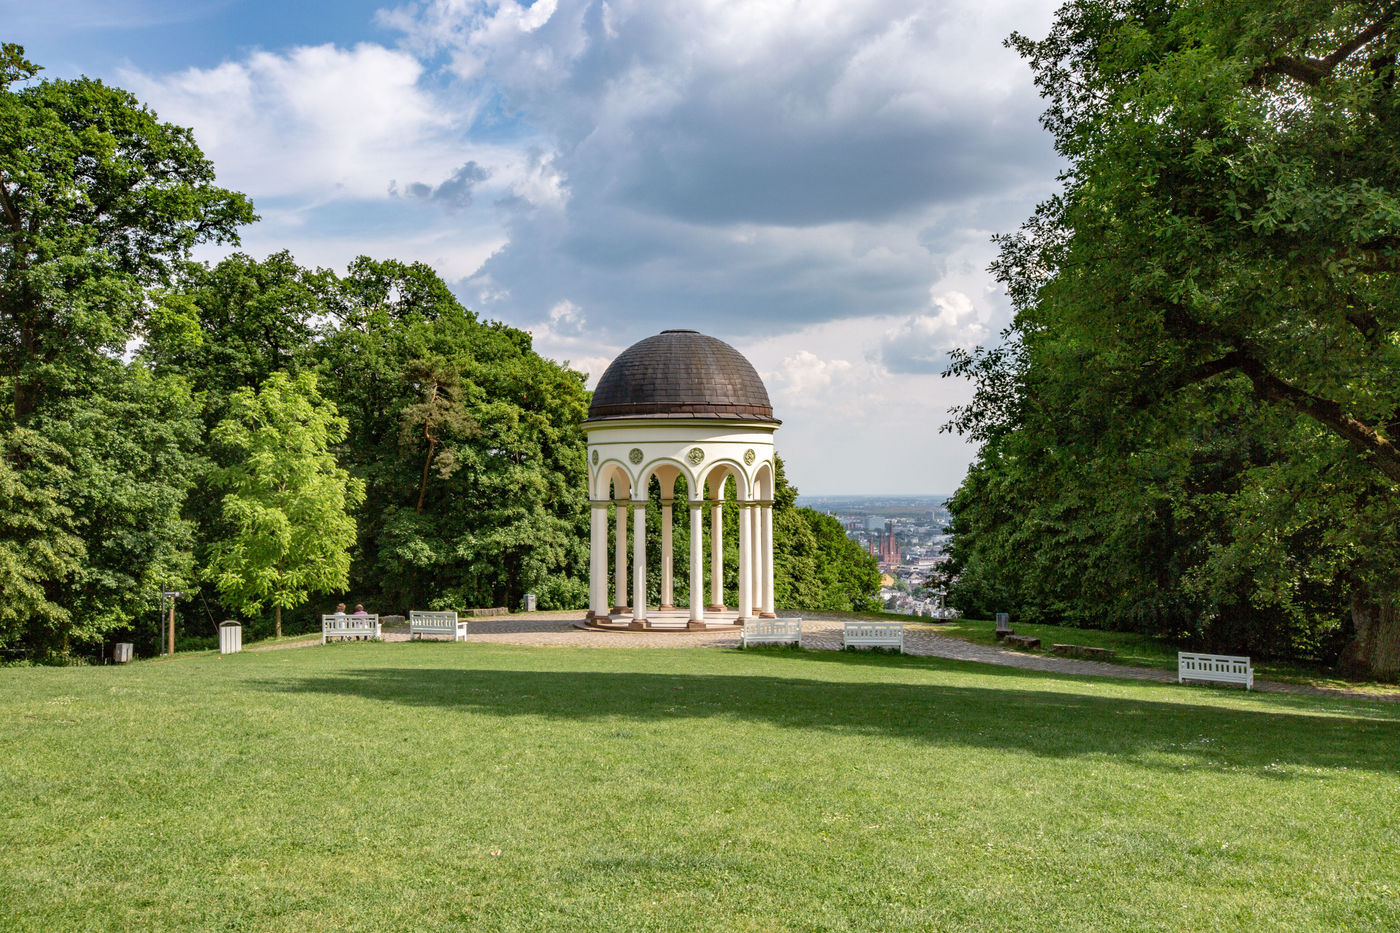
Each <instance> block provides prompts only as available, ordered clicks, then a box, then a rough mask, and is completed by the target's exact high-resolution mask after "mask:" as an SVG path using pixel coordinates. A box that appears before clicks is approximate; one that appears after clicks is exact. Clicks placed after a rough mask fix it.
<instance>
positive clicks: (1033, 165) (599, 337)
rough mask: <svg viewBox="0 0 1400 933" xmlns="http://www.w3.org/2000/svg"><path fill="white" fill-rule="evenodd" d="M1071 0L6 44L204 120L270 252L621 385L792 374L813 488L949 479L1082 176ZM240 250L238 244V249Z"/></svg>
mask: <svg viewBox="0 0 1400 933" xmlns="http://www.w3.org/2000/svg"><path fill="white" fill-rule="evenodd" d="M1053 9H1054V4H1053V3H1050V2H1045V0H1005V2H1000V3H998V2H991V3H979V2H976V0H946V2H930V0H802V2H799V0H743V2H733V0H684V2H662V0H537V2H535V3H533V4H518V3H516V2H513V0H411V2H406V3H400V4H394V3H387V4H386V3H382V2H360V0H344V2H309V3H308V2H282V3H266V2H246V3H237V2H222V0H184V2H169V0H147V2H140V3H122V2H94V0H82V2H63V0H51V2H49V3H45V4H38V3H34V2H33V0H29V2H23V3H20V2H12V0H0V22H2V23H4V24H5V25H4V26H3V28H2V29H0V40H3V41H13V42H19V43H20V44H22V45H24V46H25V47H26V50H27V52H28V55H29V58H30V59H31V60H33V61H35V62H36V63H38V64H41V65H44V66H45V67H46V69H47V73H48V74H49V75H53V76H59V77H68V76H74V75H77V74H87V75H90V76H92V77H100V78H102V79H104V80H106V81H108V82H110V83H114V84H118V85H120V86H122V87H125V88H127V89H129V90H131V91H133V92H134V93H136V94H137V96H138V97H140V98H141V99H142V100H143V101H145V102H146V103H148V104H149V105H150V106H151V107H152V108H153V109H154V110H155V111H156V112H157V113H158V114H160V116H161V117H162V118H163V119H166V120H169V121H171V122H175V123H179V124H182V125H187V126H192V127H193V128H194V130H195V134H196V138H197V139H198V140H199V142H200V145H201V146H202V147H203V148H204V150H205V152H206V153H207V154H208V155H209V156H210V157H211V158H212V159H213V160H214V163H215V166H216V168H217V170H218V172H219V177H220V180H221V182H222V183H224V184H226V185H229V186H231V187H234V188H237V189H239V190H241V191H244V192H246V193H247V194H249V195H250V196H251V197H252V198H253V200H254V202H255V204H256V205H257V208H258V211H259V213H260V215H261V216H262V220H261V221H260V222H259V223H258V224H256V225H254V226H253V227H250V228H249V229H248V230H247V231H246V232H245V233H244V236H243V249H244V250H245V251H247V252H250V253H252V254H253V255H258V256H261V255H264V254H266V253H268V252H271V251H273V250H277V249H283V248H286V249H290V250H292V252H293V253H294V254H295V255H296V256H297V258H298V259H299V260H300V261H301V262H303V263H304V264H308V265H321V266H330V267H335V268H343V267H344V266H345V264H346V263H347V262H348V261H349V260H351V259H352V258H354V257H355V256H357V255H360V254H368V255H372V256H375V257H380V258H399V259H404V260H421V261H425V262H428V263H430V264H432V265H433V266H434V267H435V268H437V269H438V271H439V272H440V273H441V274H442V275H443V277H444V278H445V279H447V280H448V281H449V282H450V283H451V284H452V286H453V288H454V290H455V291H456V292H457V293H458V295H459V296H460V297H461V298H462V300H463V301H464V303H466V304H467V305H468V306H469V307H471V308H473V309H475V310H476V311H478V312H479V313H480V314H482V315H483V316H485V317H489V318H494V319H498V320H502V321H505V322H507V323H510V324H512V325H515V326H518V327H522V328H525V329H528V330H529V331H531V333H532V334H534V337H535V343H536V347H537V348H538V349H539V350H540V351H541V352H542V353H545V354H546V355H548V356H551V357H553V358H555V359H559V360H568V361H570V362H571V363H572V364H573V365H575V366H577V367H578V368H580V369H582V370H584V371H587V372H589V373H591V374H592V377H593V378H594V379H595V380H596V378H597V376H598V375H599V374H601V372H602V370H603V368H604V367H605V366H606V365H607V363H608V362H609V361H610V360H611V359H612V357H613V356H615V355H616V353H617V352H619V351H620V350H621V349H623V348H624V347H626V346H628V345H629V344H631V343H633V342H635V341H637V340H640V339H642V338H643V337H646V336H649V335H651V334H654V333H656V332H657V331H659V330H661V329H664V328H667V327H693V328H696V329H699V330H702V331H704V332H706V333H710V334H713V335H714V336H717V337H719V338H721V339H723V340H725V341H727V342H729V343H731V344H733V345H734V346H735V347H737V348H738V349H740V350H741V351H742V352H744V353H745V354H746V355H747V356H748V357H749V359H750V360H751V361H752V362H753V363H754V365H755V367H756V368H757V369H758V370H759V372H760V374H761V375H762V376H763V378H764V381H765V383H766V384H767V386H768V389H769V393H770V395H771V396H772V397H773V402H774V407H775V409H776V413H777V415H778V416H779V417H780V418H782V419H783V420H784V426H783V428H782V429H781V430H780V432H779V434H778V446H779V450H780V452H781V453H782V454H783V456H784V459H785V460H786V462H787V464H788V474H789V476H790V477H791V478H792V479H793V481H794V482H795V483H796V484H797V485H798V486H799V488H800V489H801V490H802V491H803V492H805V493H809V494H830V493H899V492H903V493H942V492H951V491H952V490H953V489H954V488H955V487H956V486H957V484H958V482H959V481H960V480H961V478H962V475H963V473H964V471H965V470H966V467H967V463H968V461H969V459H970V458H971V455H972V451H971V449H970V448H969V447H968V446H967V445H966V444H964V443H963V442H962V441H961V439H959V438H957V437H954V436H950V435H947V434H940V433H939V431H938V428H939V426H940V425H941V424H942V423H943V422H944V421H946V420H947V414H946V412H947V408H948V406H950V405H954V404H958V403H960V402H963V401H965V400H966V399H967V397H968V395H969V393H970V387H969V386H967V385H966V384H964V383H961V382H959V381H956V380H950V379H944V378H941V376H940V375H939V374H940V372H941V370H942V368H943V365H944V363H945V361H946V358H947V352H948V350H949V349H951V348H952V347H955V346H972V345H974V344H977V343H985V342H988V341H991V340H995V338H996V335H997V334H998V333H999V332H1000V330H1001V329H1002V328H1003V327H1004V326H1005V325H1006V323H1007V321H1008V316H1009V309H1008V307H1007V304H1006V301H1005V298H1004V296H1003V295H1002V294H1001V292H1000V290H999V289H998V288H997V286H996V283H995V282H994V281H992V279H991V277H990V276H989V275H988V274H987V272H986V266H987V263H988V262H989V261H990V259H991V258H992V256H993V252H994V250H993V247H992V245H991V243H990V238H991V236H992V235H993V234H994V233H997V232H1007V231H1010V230H1013V229H1015V227H1016V226H1017V225H1018V224H1019V223H1020V222H1021V221H1022V220H1024V219H1025V218H1026V217H1027V216H1029V214H1030V212H1031V210H1032V209H1033V208H1034V205H1035V203H1036V202H1037V201H1038V200H1041V199H1043V198H1044V197H1046V196H1047V195H1049V194H1050V193H1051V192H1052V191H1053V190H1054V186H1055V173H1056V170H1057V167H1058V165H1057V162H1056V160H1055V158H1054V155H1053V153H1052V151H1051V148H1050V145H1049V140H1048V138H1047V137H1046V135H1045V134H1044V133H1043V132H1042V130H1041V129H1040V127H1039V125H1038V122H1037V117H1038V114H1039V112H1040V110H1041V106H1040V102H1039V101H1038V100H1037V98H1036V96H1035V93H1034V88H1033V86H1032V84H1031V80H1030V74H1029V71H1028V69H1027V68H1026V66H1025V65H1024V63H1022V62H1020V61H1019V60H1017V58H1016V57H1015V55H1014V54H1013V53H1011V52H1010V51H1008V50H1006V49H1005V48H1003V47H1002V44H1001V41H1002V39H1003V38H1004V37H1005V36H1006V35H1007V34H1008V33H1010V32H1011V31H1012V30H1013V29H1016V30H1020V31H1022V32H1026V33H1028V34H1031V35H1040V34H1043V33H1044V31H1045V30H1046V28H1047V27H1048V25H1049V22H1050V17H1051V15H1052V12H1053ZM210 258H214V256H213V254H210Z"/></svg>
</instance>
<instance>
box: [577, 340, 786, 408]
mask: <svg viewBox="0 0 1400 933" xmlns="http://www.w3.org/2000/svg"><path fill="white" fill-rule="evenodd" d="M609 418H723V419H731V420H734V421H772V422H774V423H778V419H777V418H774V417H773V404H772V403H771V402H769V401H768V390H767V389H765V388H764V387H763V380H762V379H760V378H758V373H756V372H754V368H753V366H752V365H750V364H749V361H748V360H746V359H744V356H743V354H741V353H740V352H739V351H738V350H736V349H734V348H733V347H731V346H730V345H729V344H727V343H725V342H724V341H723V340H716V339H715V338H714V337H706V336H705V335H704V334H701V333H698V332H696V331H693V330H663V331H662V332H661V333H659V334H657V335H656V336H655V337H648V338H647V339H645V340H642V341H640V342H638V343H634V344H632V346H630V347H628V348H627V349H626V350H623V351H622V353H620V354H619V355H618V357H617V359H615V360H613V361H612V365H611V366H609V367H608V368H607V370H605V371H604V373H603V378H601V379H599V380H598V388H596V389H594V390H593V404H592V405H590V406H589V408H588V420H589V421H603V420H606V419H609Z"/></svg>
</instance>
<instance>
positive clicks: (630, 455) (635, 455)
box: [627, 447, 642, 464]
mask: <svg viewBox="0 0 1400 933" xmlns="http://www.w3.org/2000/svg"><path fill="white" fill-rule="evenodd" d="M627 459H628V460H631V461H632V462H633V463H634V464H636V463H641V462H642V448H640V447H633V448H632V449H631V450H629V451H628V452H627Z"/></svg>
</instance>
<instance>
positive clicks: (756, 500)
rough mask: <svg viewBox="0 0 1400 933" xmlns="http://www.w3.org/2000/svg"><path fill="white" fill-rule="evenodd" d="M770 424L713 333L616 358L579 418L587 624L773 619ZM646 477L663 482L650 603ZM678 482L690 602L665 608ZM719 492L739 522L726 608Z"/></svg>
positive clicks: (662, 340)
mask: <svg viewBox="0 0 1400 933" xmlns="http://www.w3.org/2000/svg"><path fill="white" fill-rule="evenodd" d="M779 424H781V422H780V421H778V419H777V418H775V417H773V406H772V403H770V402H769V400H768V390H767V389H765V388H764V386H763V380H762V379H760V378H759V377H758V373H757V372H755V371H754V368H753V366H752V365H750V363H749V361H748V360H746V359H744V357H743V355H742V354H741V353H739V351H738V350H735V349H734V348H733V347H731V346H730V345H729V344H727V343H725V342H724V341H722V340H717V339H715V338H714V337H707V336H705V335H704V334H701V333H698V332H696V331H693V330H665V331H662V332H661V333H660V334H657V335H656V336H654V337H648V338H646V339H645V340H642V341H640V342H638V343H635V344H633V345H632V346H630V347H628V348H627V349H626V350H624V351H623V352H622V353H621V354H619V355H618V357H617V359H615V360H613V362H612V365H610V366H609V367H608V368H607V370H605V371H604V373H603V376H602V378H601V379H599V380H598V387H597V388H596V389H595V390H594V391H593V404H592V405H591V406H590V407H589V409H588V418H587V420H585V421H584V422H583V429H584V431H585V432H586V433H587V435H588V476H589V502H590V505H591V506H592V526H591V536H590V576H589V583H590V585H589V598H588V619H589V622H590V624H593V625H597V626H600V627H608V626H626V627H628V628H633V629H661V628H682V629H685V628H688V629H703V628H707V627H709V626H712V625H730V624H741V623H743V622H744V621H745V620H747V619H750V618H755V617H763V618H772V617H773V615H774V613H773V482H774V461H773V453H774V448H773V434H774V432H775V431H776V430H777V428H778V425H779ZM653 481H655V482H656V483H657V484H658V485H659V487H660V502H661V509H660V513H661V514H660V516H659V524H660V545H661V559H660V561H659V568H660V579H659V580H657V581H655V582H656V583H657V584H658V585H657V586H656V587H655V589H656V591H657V593H658V594H659V599H658V600H657V602H656V604H655V605H653V606H648V605H647V593H648V584H649V582H650V581H648V578H647V574H648V570H647V552H646V549H647V534H646V529H647V520H648V514H647V513H648V511H649V509H650V508H651V495H650V489H651V484H652V482H653ZM682 482H683V483H684V493H683V494H684V498H683V499H681V500H680V501H681V502H683V503H684V505H685V509H686V513H687V514H686V518H688V520H689V532H690V533H689V539H690V554H689V561H688V567H687V568H686V569H687V571H688V577H687V578H685V579H686V580H687V581H688V583H689V586H688V587H687V589H688V591H689V595H690V605H689V608H688V609H685V608H677V607H676V606H675V605H674V602H675V592H676V586H675V582H676V574H675V555H674V554H673V553H672V542H673V537H674V534H673V531H674V529H673V525H674V521H675V517H674V513H675V508H676V505H677V504H678V503H677V494H678V487H679V484H680V483H682ZM726 490H729V491H730V494H731V496H732V502H733V505H734V506H735V507H736V521H737V524H738V535H737V537H738V544H739V549H738V567H737V568H731V574H730V576H731V577H736V576H737V581H738V588H737V596H736V598H735V605H732V606H730V605H726V604H725V587H724V579H725V569H726V568H725V549H724V539H725V534H724V509H723V505H724V502H725V501H726ZM609 511H612V512H613V522H614V531H613V534H612V535H611V537H612V539H613V540H612V547H611V548H610V547H609V541H608V539H609V537H610V536H609V533H608V526H609V522H608V513H609ZM706 513H708V516H707V514H706ZM707 517H708V525H709V528H708V532H709V534H708V536H707V535H706V534H705V532H706V527H705V526H706V524H707V522H706V518H707ZM682 520H685V519H682ZM629 536H630V539H631V540H630V547H629ZM707 537H708V542H707V541H706V538H707ZM707 543H708V547H706V544H707ZM629 568H630V571H631V572H630V574H629V572H628V571H629ZM732 571H737V573H734V572H732ZM610 584H611V592H610V591H609V586H610ZM707 594H708V599H707V598H706V597H707Z"/></svg>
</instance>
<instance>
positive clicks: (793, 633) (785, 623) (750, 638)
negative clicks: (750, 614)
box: [739, 619, 802, 648]
mask: <svg viewBox="0 0 1400 933" xmlns="http://www.w3.org/2000/svg"><path fill="white" fill-rule="evenodd" d="M739 643H740V644H741V645H743V646H744V647H745V648H747V647H748V646H749V645H800V644H802V620H801V619H750V620H749V621H747V622H745V623H744V633H743V635H742V636H740V639H739Z"/></svg>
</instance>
